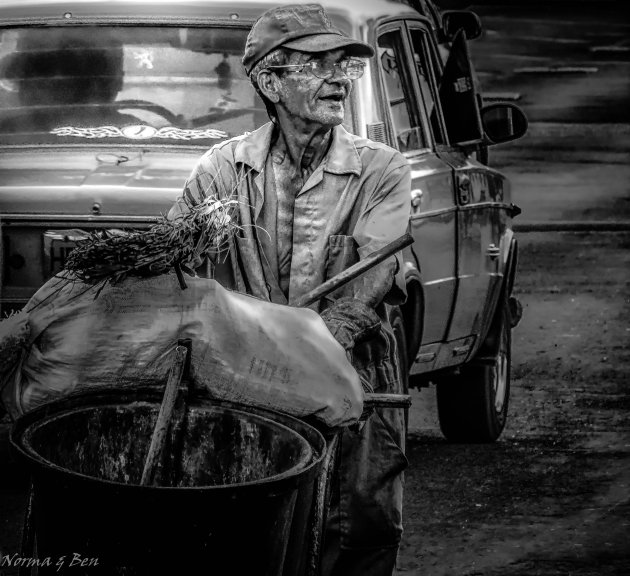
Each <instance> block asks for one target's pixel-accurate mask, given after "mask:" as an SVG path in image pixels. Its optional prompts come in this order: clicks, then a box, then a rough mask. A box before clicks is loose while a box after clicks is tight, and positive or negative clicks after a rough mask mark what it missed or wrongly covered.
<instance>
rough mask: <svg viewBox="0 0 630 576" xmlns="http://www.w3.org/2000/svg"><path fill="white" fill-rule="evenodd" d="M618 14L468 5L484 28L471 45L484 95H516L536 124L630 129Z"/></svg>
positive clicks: (628, 24) (592, 6)
mask: <svg viewBox="0 0 630 576" xmlns="http://www.w3.org/2000/svg"><path fill="white" fill-rule="evenodd" d="M517 4H520V6H516V5H517ZM620 7H621V3H602V2H599V3H597V2H590V3H587V2H581V3H578V2H576V3H573V4H571V3H568V2H563V3H554V2H547V3H542V2H538V3H528V2H520V3H517V2H512V3H507V2H503V3H502V4H499V5H493V6H483V5H473V6H472V9H473V10H475V11H476V12H477V13H478V14H479V15H480V16H481V18H482V22H483V25H484V29H485V32H484V35H483V37H482V38H480V39H478V40H475V41H473V42H472V43H471V51H472V55H473V58H474V60H475V62H476V67H477V70H478V72H479V75H480V77H481V82H482V86H483V89H484V91H490V92H499V93H508V94H509V93H513V94H518V95H520V98H519V100H518V103H519V104H521V105H522V106H523V108H524V109H525V111H526V112H527V115H528V117H529V118H530V120H531V121H535V122H541V121H543V122H550V121H551V122H626V123H627V122H630V106H629V103H630V21H628V18H627V17H625V18H624V17H623V16H622V15H621V13H620Z"/></svg>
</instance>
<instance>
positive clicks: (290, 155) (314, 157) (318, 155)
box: [272, 119, 332, 175]
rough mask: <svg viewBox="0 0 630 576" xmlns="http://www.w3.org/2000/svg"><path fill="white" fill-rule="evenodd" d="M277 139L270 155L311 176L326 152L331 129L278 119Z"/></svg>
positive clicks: (330, 137)
mask: <svg viewBox="0 0 630 576" xmlns="http://www.w3.org/2000/svg"><path fill="white" fill-rule="evenodd" d="M277 130H278V133H277V137H276V139H275V141H274V143H273V145H272V153H273V154H274V155H276V156H283V157H284V159H285V161H286V160H288V161H289V162H290V164H291V166H293V168H294V170H296V171H299V172H301V173H302V174H309V175H310V174H312V173H313V172H314V171H315V169H316V168H317V167H318V166H319V165H320V163H321V161H322V160H323V158H324V156H325V155H326V153H327V152H328V147H329V146H330V142H331V140H332V129H331V128H323V127H317V128H314V127H312V126H307V125H304V124H303V123H296V122H291V121H290V120H289V119H279V121H278V128H277Z"/></svg>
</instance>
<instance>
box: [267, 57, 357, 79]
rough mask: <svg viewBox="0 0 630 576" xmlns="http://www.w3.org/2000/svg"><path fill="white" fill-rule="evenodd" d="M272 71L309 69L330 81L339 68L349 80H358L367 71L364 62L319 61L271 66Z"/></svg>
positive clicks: (314, 74)
mask: <svg viewBox="0 0 630 576" xmlns="http://www.w3.org/2000/svg"><path fill="white" fill-rule="evenodd" d="M268 68H269V69H270V70H276V69H290V71H292V72H302V71H303V70H307V69H309V70H310V71H311V74H313V76H315V77H316V78H320V79H321V80H328V79H330V78H332V77H333V76H334V75H335V72H336V71H337V68H338V69H339V70H341V71H342V72H343V73H344V75H345V76H346V78H348V80H358V79H359V78H361V76H363V72H364V71H365V62H363V61H362V60H352V59H350V60H342V61H341V62H335V63H334V64H324V63H323V62H318V61H317V60H311V61H310V62H304V64H285V65H284V66H269V67H268Z"/></svg>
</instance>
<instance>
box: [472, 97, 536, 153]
mask: <svg viewBox="0 0 630 576" xmlns="http://www.w3.org/2000/svg"><path fill="white" fill-rule="evenodd" d="M481 124H482V125H483V130H484V133H485V136H486V139H487V141H488V144H501V143H503V142H510V141H511V140H517V139H518V138H520V137H521V136H523V135H524V134H525V133H526V132H527V117H526V116H525V113H524V112H523V111H522V110H521V109H520V108H519V107H518V106H517V105H516V104H508V103H497V104H490V105H488V106H484V107H483V108H482V109H481Z"/></svg>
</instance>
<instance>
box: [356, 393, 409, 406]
mask: <svg viewBox="0 0 630 576" xmlns="http://www.w3.org/2000/svg"><path fill="white" fill-rule="evenodd" d="M363 405H364V406H365V407H366V408H409V406H411V396H409V394H374V393H370V394H366V395H365V399H364V400H363Z"/></svg>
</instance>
